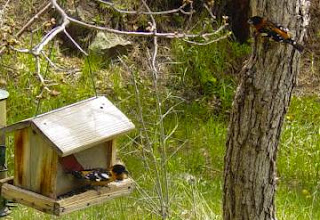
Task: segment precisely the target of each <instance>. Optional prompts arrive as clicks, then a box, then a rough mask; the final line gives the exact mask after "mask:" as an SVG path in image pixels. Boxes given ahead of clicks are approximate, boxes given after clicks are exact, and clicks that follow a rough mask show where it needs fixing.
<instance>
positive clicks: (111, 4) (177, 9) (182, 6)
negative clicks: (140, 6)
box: [96, 0, 194, 15]
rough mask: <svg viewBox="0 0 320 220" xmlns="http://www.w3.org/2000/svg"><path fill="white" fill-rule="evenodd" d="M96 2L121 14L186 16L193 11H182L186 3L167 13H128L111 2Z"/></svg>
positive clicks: (100, 0)
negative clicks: (181, 14) (175, 14)
mask: <svg viewBox="0 0 320 220" xmlns="http://www.w3.org/2000/svg"><path fill="white" fill-rule="evenodd" d="M96 1H97V2H100V3H102V4H106V5H108V6H110V7H111V8H112V9H113V10H115V11H117V12H119V13H121V14H143V15H165V14H173V13H177V12H181V13H183V14H187V15H188V14H192V13H194V11H189V12H187V11H184V10H183V9H184V8H185V7H186V6H187V5H188V4H186V3H184V4H183V5H181V6H180V7H179V8H176V9H171V10H167V11H129V10H123V9H119V8H117V7H116V6H115V5H114V3H112V2H106V1H102V0H96Z"/></svg>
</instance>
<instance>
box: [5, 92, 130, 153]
mask: <svg viewBox="0 0 320 220" xmlns="http://www.w3.org/2000/svg"><path fill="white" fill-rule="evenodd" d="M27 126H31V127H32V128H33V129H34V130H36V131H37V132H38V133H39V134H42V135H43V136H44V137H45V139H46V140H47V141H49V142H50V143H52V144H53V146H54V148H55V149H56V150H57V151H58V153H59V155H60V156H63V157H64V156H68V155H70V154H73V153H76V152H79V151H83V150H85V149H88V148H90V147H92V146H94V145H96V144H99V143H102V142H105V141H107V140H111V139H113V138H115V137H116V136H118V135H121V134H124V133H126V132H128V131H130V130H132V129H134V127H135V126H134V124H133V123H132V122H131V121H130V120H129V119H128V118H127V117H126V116H125V115H124V114H123V113H122V112H121V111H120V110H119V109H118V108H117V107H116V106H114V105H113V104H112V103H111V102H110V101H109V100H108V99H107V98H106V97H103V96H102V97H95V98H91V99H87V100H84V101H81V102H78V103H75V104H73V105H69V106H66V107H63V108H60V109H56V110H54V111H51V112H48V113H45V114H42V115H39V116H37V117H34V118H30V119H27V120H24V121H21V122H18V123H16V124H13V125H10V126H8V127H7V128H5V129H4V130H5V131H13V130H16V129H21V128H24V127H27Z"/></svg>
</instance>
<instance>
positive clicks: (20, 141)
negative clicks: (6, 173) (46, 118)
mask: <svg viewBox="0 0 320 220" xmlns="http://www.w3.org/2000/svg"><path fill="white" fill-rule="evenodd" d="M30 132H31V129H30V128H24V129H21V130H17V131H16V132H15V133H14V185H16V186H19V187H27V186H29V185H30V179H29V177H30V169H29V161H30Z"/></svg>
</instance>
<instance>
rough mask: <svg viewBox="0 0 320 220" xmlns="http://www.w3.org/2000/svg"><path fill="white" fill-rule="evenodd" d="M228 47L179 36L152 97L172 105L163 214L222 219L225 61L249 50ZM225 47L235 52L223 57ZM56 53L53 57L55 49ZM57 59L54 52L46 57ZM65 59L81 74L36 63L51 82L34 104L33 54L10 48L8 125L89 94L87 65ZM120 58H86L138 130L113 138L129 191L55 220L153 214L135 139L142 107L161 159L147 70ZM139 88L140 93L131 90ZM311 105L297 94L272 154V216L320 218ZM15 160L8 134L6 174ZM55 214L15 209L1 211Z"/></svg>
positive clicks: (5, 79) (319, 148)
mask: <svg viewBox="0 0 320 220" xmlns="http://www.w3.org/2000/svg"><path fill="white" fill-rule="evenodd" d="M226 44H227V43H225V45H223V44H221V45H220V46H219V45H213V46H211V48H210V47H207V49H201V48H197V47H188V46H186V45H184V44H181V43H179V42H176V43H174V45H173V48H174V54H175V59H176V60H177V62H180V63H181V64H180V65H179V66H176V67H174V68H172V69H170V71H172V74H171V75H170V76H169V79H170V80H168V81H170V82H171V83H167V84H166V83H162V87H161V94H160V96H161V100H162V108H163V111H164V112H166V111H168V110H170V111H169V112H168V114H167V117H166V118H165V119H164V124H163V125H164V132H165V134H166V136H167V137H168V135H169V134H170V133H171V131H173V130H174V131H175V132H173V133H172V135H171V136H170V138H168V139H167V140H166V141H165V148H166V150H167V160H166V164H167V171H168V175H167V180H168V185H169V189H168V195H169V206H170V209H169V211H170V219H221V207H222V201H221V197H222V177H223V157H224V149H225V137H226V127H227V123H228V111H229V110H230V106H231V101H232V94H233V91H234V88H235V84H236V82H235V79H234V77H232V75H230V74H229V73H231V72H232V68H230V66H234V65H233V63H232V62H233V60H232V57H233V58H237V57H241V56H243V55H244V54H246V53H247V52H248V48H241V47H240V46H239V45H236V44H231V45H226ZM210 51H221V52H220V53H218V52H217V53H216V54H215V56H205V55H206V54H208V53H209V52H210ZM230 52H232V54H233V55H232V57H231V58H230ZM54 53H57V54H58V53H59V51H54ZM227 54H228V56H227ZM183 55H184V57H183ZM56 57H58V56H55V55H54V56H53V59H57V58H56ZM199 57H201V59H199ZM196 58H197V59H198V60H197V59H196ZM70 59H71V58H70ZM70 59H69V60H70ZM72 59H74V60H73V63H74V62H76V63H78V64H79V66H80V67H81V72H77V73H73V74H66V73H65V72H64V73H55V72H53V71H52V70H49V71H46V63H45V61H43V62H42V66H43V71H44V73H45V74H44V75H45V76H46V78H49V79H52V80H53V81H54V82H55V83H57V85H55V86H53V87H51V89H52V90H55V91H56V92H55V93H48V94H46V93H45V95H44V97H43V99H42V100H41V102H40V104H39V102H38V100H37V98H36V96H37V95H38V94H39V93H40V90H41V87H39V83H38V82H37V78H36V76H35V74H34V71H35V66H34V62H33V60H32V58H31V57H30V56H28V55H21V54H20V55H19V54H18V55H15V56H13V55H12V54H11V55H8V56H5V57H4V58H3V59H2V60H1V65H0V72H1V74H0V77H1V81H2V87H3V88H5V89H7V90H8V91H9V92H10V99H9V100H8V123H9V124H11V123H14V122H16V121H19V120H22V119H25V118H28V117H32V116H34V115H36V114H39V113H41V112H46V111H49V110H52V109H56V108H58V107H61V106H65V105H67V104H70V103H74V102H75V101H78V100H82V99H85V98H88V97H91V96H93V95H94V90H93V86H92V83H91V77H90V76H91V75H90V71H89V65H88V62H85V61H83V60H78V59H76V58H72ZM123 59H124V60H125V62H126V63H127V65H128V66H130V70H131V71H128V70H126V69H125V68H123V67H122V65H121V64H120V63H118V62H114V63H110V62H103V61H102V60H99V58H93V57H92V60H91V63H90V64H91V67H92V70H93V71H94V74H95V81H96V85H97V87H98V92H99V94H102V95H106V96H107V97H108V98H109V99H110V100H112V101H113V102H114V103H115V104H116V105H117V106H118V107H119V108H120V109H121V110H122V111H123V112H125V113H126V114H127V115H128V117H129V118H131V119H132V120H133V121H134V123H135V124H136V126H137V131H136V132H133V133H131V134H130V135H129V136H127V137H124V138H122V139H121V140H120V141H119V142H118V147H119V154H120V156H121V158H122V159H123V160H124V162H125V163H126V165H127V167H128V169H129V171H130V173H131V175H132V177H133V178H134V179H135V180H136V181H137V189H136V190H135V192H134V193H133V194H131V195H130V196H128V197H123V198H119V199H115V200H113V201H110V202H108V203H106V204H103V205H99V206H94V207H90V208H88V209H86V210H83V211H78V212H75V213H72V214H69V215H67V216H65V217H62V218H61V219H92V220H95V219H159V218H160V217H159V200H158V198H157V196H158V195H157V193H156V187H155V185H156V183H157V179H156V176H155V172H154V170H153V169H152V168H154V167H155V166H156V165H157V164H156V165H154V164H152V160H151V158H150V155H149V154H148V152H147V155H145V153H146V152H144V150H145V147H146V146H145V144H146V141H145V140H144V139H143V135H141V134H142V133H141V132H142V130H143V128H142V125H141V119H140V118H139V117H138V115H139V111H140V110H141V109H142V112H143V115H144V120H145V122H146V124H147V125H146V126H147V131H146V133H144V135H147V136H148V137H150V139H151V143H152V148H153V149H154V154H155V156H156V163H160V162H161V154H160V151H159V149H158V147H159V142H161V141H159V133H160V130H161V128H160V127H159V121H158V116H157V112H156V111H155V105H156V101H155V91H154V89H153V87H152V80H151V79H150V77H149V76H148V75H147V74H148V73H147V72H146V71H145V70H141V66H139V68H138V67H137V66H132V65H131V64H132V63H134V61H132V60H128V59H126V58H125V57H124V58H123ZM179 59H180V60H179ZM75 60H76V61H75ZM56 61H57V62H59V60H56ZM70 62H71V61H70ZM13 63H15V64H13ZM60 63H61V61H60ZM5 64H6V65H5ZM7 64H10V67H8V66H7ZM212 72H213V73H214V74H211V73H212ZM182 76H183V77H182ZM135 86H136V87H135ZM137 89H138V90H139V92H140V93H139V94H137V93H136V91H137ZM57 92H59V94H58V93H57ZM137 97H139V99H140V101H141V102H142V103H143V104H142V106H141V109H139V106H138V105H137ZM172 106H174V108H172ZM319 109H320V102H319V98H318V97H315V96H314V97H312V96H311V97H310V96H309V97H303V96H302V97H299V98H298V97H295V98H293V100H292V103H291V106H290V111H289V113H288V114H287V118H286V123H285V125H284V127H283V133H282V136H281V143H280V151H279V157H278V175H279V186H278V190H277V198H276V203H277V213H278V219H304V220H305V219H320V207H319V206H320V205H319V202H320V201H319V199H318V198H319V196H318V189H319V175H320V171H319V170H320V162H319V161H320V158H319V157H320V144H319V143H320V140H319V139H320V127H319V125H318V124H319V123H318V122H319V121H320V112H319ZM13 156H14V155H13V152H12V137H8V166H9V174H12V170H13V160H12V159H13ZM158 165H159V164H158ZM54 218H55V217H52V216H50V215H47V214H42V213H40V212H38V211H35V210H33V209H31V208H27V207H24V206H20V205H19V206H18V208H15V209H13V212H12V214H11V215H10V216H8V217H7V219H54Z"/></svg>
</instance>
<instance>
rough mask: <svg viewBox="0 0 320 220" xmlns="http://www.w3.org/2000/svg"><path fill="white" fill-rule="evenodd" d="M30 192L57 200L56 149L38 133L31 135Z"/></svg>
mask: <svg viewBox="0 0 320 220" xmlns="http://www.w3.org/2000/svg"><path fill="white" fill-rule="evenodd" d="M30 149H31V150H30V151H31V155H32V156H31V158H30V169H31V172H30V175H31V176H30V179H31V185H30V190H32V191H34V192H37V193H40V194H42V195H44V196H48V197H50V198H53V199H54V198H56V177H57V163H58V155H57V153H56V151H55V150H54V148H53V147H52V146H50V145H49V144H48V142H47V141H45V140H44V138H43V137H42V136H41V135H40V134H39V133H37V132H35V131H33V132H32V134H31V144H30Z"/></svg>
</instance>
